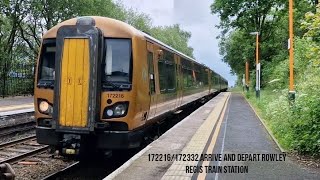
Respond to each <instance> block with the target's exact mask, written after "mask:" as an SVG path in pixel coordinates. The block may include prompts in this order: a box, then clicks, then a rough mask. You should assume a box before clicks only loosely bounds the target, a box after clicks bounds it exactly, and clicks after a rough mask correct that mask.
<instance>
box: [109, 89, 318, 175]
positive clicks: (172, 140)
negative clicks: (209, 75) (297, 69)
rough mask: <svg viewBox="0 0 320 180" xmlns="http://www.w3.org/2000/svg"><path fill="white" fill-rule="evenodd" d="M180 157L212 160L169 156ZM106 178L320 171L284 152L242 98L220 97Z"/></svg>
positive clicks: (235, 95)
mask: <svg viewBox="0 0 320 180" xmlns="http://www.w3.org/2000/svg"><path fill="white" fill-rule="evenodd" d="M177 154H178V155H185V156H186V157H187V158H188V155H189V158H192V157H191V156H197V155H198V156H201V155H205V154H207V155H211V158H212V159H211V161H198V160H187V159H185V160H181V159H180V160H177V159H176V160H173V161H172V159H171V160H168V158H167V159H165V158H164V157H165V155H170V156H171V158H172V157H175V158H176V157H177V156H174V155H177ZM227 155H228V157H229V158H230V159H229V160H226V159H224V157H226V156H227ZM160 156H162V158H161V159H160V158H159V157H160ZM152 157H158V160H157V161H155V160H151V159H152ZM167 157H168V156H167ZM182 157H183V156H182ZM220 157H221V159H222V160H219V158H220ZM233 157H234V159H232V158H233ZM239 157H242V159H239ZM150 158H151V159H150ZM244 158H247V159H244ZM272 158H274V159H273V160H272ZM106 179H165V180H167V179H200V180H204V179H206V180H209V179H210V180H211V179H212V180H213V179H215V180H217V179H226V180H229V179H320V172H319V171H318V172H314V171H311V170H309V169H305V168H304V167H301V166H300V165H298V164H297V163H296V162H294V161H291V160H290V158H289V157H288V156H286V154H284V153H282V152H281V151H280V150H279V148H278V146H277V145H276V144H275V143H274V141H273V140H272V138H271V137H270V135H269V134H268V132H267V131H266V129H265V127H264V126H263V124H262V123H261V122H260V120H259V119H258V118H257V116H256V115H255V113H254V111H253V110H252V109H251V107H250V106H249V104H248V103H247V101H246V100H245V99H244V97H243V96H242V94H235V93H233V94H231V93H221V94H219V95H218V96H217V97H215V98H214V99H212V100H211V101H209V102H208V103H206V104H205V105H204V106H202V107H201V108H199V109H198V110H197V111H195V112H193V113H192V114H191V115H190V116H188V117H187V118H186V119H184V120H183V121H182V122H180V123H179V124H177V125H176V126H175V127H173V128H172V129H171V130H169V131H168V132H166V133H165V134H164V135H162V136H161V137H160V138H159V139H158V140H157V141H154V142H153V143H151V144H150V145H149V146H147V147H146V148H145V149H143V150H142V151H141V152H140V153H138V154H137V155H135V156H134V157H133V158H131V159H130V160H129V161H128V162H127V163H125V164H124V165H123V166H121V167H120V168H118V169H117V170H116V171H115V172H113V173H112V174H111V175H109V176H108V177H106Z"/></svg>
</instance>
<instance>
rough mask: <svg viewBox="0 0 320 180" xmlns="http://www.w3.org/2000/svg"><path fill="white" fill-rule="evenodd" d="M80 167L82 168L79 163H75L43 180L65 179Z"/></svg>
mask: <svg viewBox="0 0 320 180" xmlns="http://www.w3.org/2000/svg"><path fill="white" fill-rule="evenodd" d="M79 166H80V162H79V161H77V162H74V163H72V164H71V165H69V166H67V167H66V168H64V169H61V170H59V171H56V172H54V173H52V174H50V175H48V176H46V177H44V178H42V180H51V179H52V180H55V179H59V178H61V177H63V176H64V175H66V174H69V173H70V172H71V171H73V170H76V169H77V168H79Z"/></svg>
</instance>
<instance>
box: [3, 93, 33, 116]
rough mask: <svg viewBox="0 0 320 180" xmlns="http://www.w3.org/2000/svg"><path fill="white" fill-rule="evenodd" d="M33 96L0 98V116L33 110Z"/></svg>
mask: <svg viewBox="0 0 320 180" xmlns="http://www.w3.org/2000/svg"><path fill="white" fill-rule="evenodd" d="M33 111H34V105H33V96H17V97H6V98H0V116H8V115H12V114H19V113H27V112H33Z"/></svg>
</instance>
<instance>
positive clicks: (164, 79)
mask: <svg viewBox="0 0 320 180" xmlns="http://www.w3.org/2000/svg"><path fill="white" fill-rule="evenodd" d="M163 51H164V56H163V59H160V60H159V61H158V70H159V84H160V92H161V93H170V92H174V91H175V90H176V70H175V63H174V56H173V54H172V53H170V52H168V51H165V50H163Z"/></svg>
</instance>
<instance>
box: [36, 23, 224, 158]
mask: <svg viewBox="0 0 320 180" xmlns="http://www.w3.org/2000/svg"><path fill="white" fill-rule="evenodd" d="M226 89H227V82H226V80H224V79H223V78H222V77H221V76H219V75H218V74H216V73H215V72H214V71H212V70H210V69H209V68H207V67H205V66H204V65H201V64H199V63H197V62H195V61H194V60H193V59H191V58H189V57H188V56H185V55H184V54H182V53H180V52H178V51H176V50H174V49H173V48H171V47H169V46H167V45H165V44H163V43H161V42H160V41H157V40H156V39H154V38H152V37H150V36H149V35H147V34H145V33H143V32H140V31H138V30H136V29H135V28H133V27H131V26H130V25H128V24H126V23H123V22H120V21H117V20H114V19H110V18H105V17H79V18H74V19H70V20H67V21H65V22H62V23H60V24H58V25H56V26H55V27H53V28H52V29H50V30H49V31H48V32H47V33H46V34H44V36H43V40H42V45H41V50H40V53H39V58H38V63H37V72H36V81H35V93H34V100H35V117H36V121H37V128H36V135H37V141H38V142H39V143H41V144H48V145H52V146H54V147H56V148H57V149H58V150H60V152H61V153H62V154H78V153H79V150H80V149H81V148H83V147H84V146H89V148H90V149H106V150H112V149H128V148H135V147H139V146H140V144H141V141H142V140H143V138H144V136H145V133H146V131H147V130H149V127H151V126H152V124H154V123H156V122H158V121H160V120H162V119H163V117H164V116H165V115H166V114H168V113H172V112H175V111H178V110H180V109H182V108H183V107H185V106H187V105H190V104H191V103H194V102H196V101H198V100H203V99H205V98H207V97H210V96H211V95H212V94H213V93H215V92H218V91H222V90H226ZM80 151H81V150H80Z"/></svg>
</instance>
